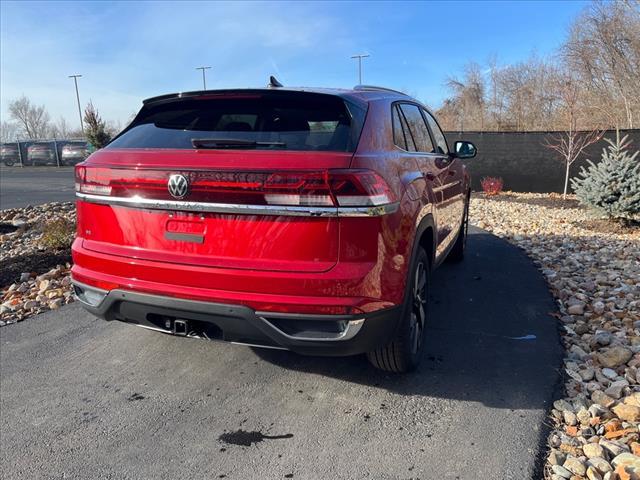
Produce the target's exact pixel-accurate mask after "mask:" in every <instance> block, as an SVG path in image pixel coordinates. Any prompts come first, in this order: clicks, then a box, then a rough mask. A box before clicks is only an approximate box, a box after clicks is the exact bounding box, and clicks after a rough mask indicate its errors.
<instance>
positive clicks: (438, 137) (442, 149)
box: [422, 110, 449, 154]
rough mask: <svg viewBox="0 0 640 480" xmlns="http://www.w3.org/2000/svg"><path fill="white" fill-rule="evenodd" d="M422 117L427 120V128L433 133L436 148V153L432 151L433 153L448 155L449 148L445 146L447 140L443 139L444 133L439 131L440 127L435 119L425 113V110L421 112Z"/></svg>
mask: <svg viewBox="0 0 640 480" xmlns="http://www.w3.org/2000/svg"><path fill="white" fill-rule="evenodd" d="M422 112H423V113H424V116H425V117H426V118H427V122H429V126H430V127H431V131H432V132H433V138H434V140H435V141H436V145H437V146H438V148H437V151H436V150H434V153H443V154H448V153H449V147H448V146H447V139H446V138H445V137H444V133H442V130H440V126H439V125H438V122H436V119H435V118H433V116H432V115H431V114H430V113H429V112H427V111H426V110H422Z"/></svg>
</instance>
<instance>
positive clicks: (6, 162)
mask: <svg viewBox="0 0 640 480" xmlns="http://www.w3.org/2000/svg"><path fill="white" fill-rule="evenodd" d="M4 164H5V165H6V166H7V167H13V162H12V161H11V160H5V161H4Z"/></svg>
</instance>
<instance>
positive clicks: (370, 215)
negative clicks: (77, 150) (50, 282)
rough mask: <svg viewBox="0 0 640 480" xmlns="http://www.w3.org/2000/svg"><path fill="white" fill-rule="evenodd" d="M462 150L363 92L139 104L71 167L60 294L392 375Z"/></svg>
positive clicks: (448, 214)
mask: <svg viewBox="0 0 640 480" xmlns="http://www.w3.org/2000/svg"><path fill="white" fill-rule="evenodd" d="M474 155H475V147H474V146H473V145H472V144H470V143H468V142H456V145H455V147H454V148H453V149H452V150H450V149H449V146H448V145H447V141H446V139H445V136H444V135H443V133H442V130H441V129H440V127H439V126H438V123H437V121H436V120H435V118H434V116H433V114H432V113H431V112H430V111H429V110H428V109H427V108H425V107H424V106H423V105H421V104H420V103H419V102H417V101H415V100H414V99H412V98H410V97H408V96H406V95H404V94H402V93H399V92H395V91H392V90H388V89H384V88H379V87H368V86H359V87H355V88H354V89H352V90H338V89H315V88H282V87H280V86H279V85H278V84H275V85H273V86H271V88H265V89H242V90H215V91H211V90H209V91H198V92H191V93H181V94H172V95H164V96H160V97H155V98H151V99H149V100H146V101H145V102H144V104H143V107H142V109H141V110H140V112H139V113H138V115H137V116H136V117H135V119H134V120H133V121H132V123H131V125H129V126H128V127H127V128H126V129H125V130H124V131H123V132H122V133H120V134H119V135H118V136H117V137H116V138H115V139H114V140H113V141H112V142H111V143H110V144H109V145H108V146H107V147H106V148H103V149H102V150H99V151H97V152H95V153H93V154H92V155H91V156H90V157H89V158H88V159H87V160H86V161H85V162H83V163H80V164H78V165H77V166H76V169H75V178H76V180H75V181H76V195H77V211H78V224H77V225H78V226H77V238H76V239H75V241H74V243H73V261H74V265H73V269H72V278H73V283H74V286H75V293H76V295H77V298H78V299H79V300H80V301H81V302H82V304H83V305H84V307H85V308H86V309H87V310H89V311H90V312H91V313H93V314H95V315H96V316H98V317H101V318H104V319H106V320H120V321H123V322H128V323H132V324H135V325H139V326H141V327H146V328H149V329H153V330H158V331H161V332H166V333H172V334H174V335H182V336H188V337H199V338H208V339H219V340H225V341H229V342H233V343H239V344H246V345H251V346H262V347H271V348H280V349H287V350H292V351H294V352H298V353H301V354H308V355H353V354H360V353H366V354H367V356H368V358H369V360H370V361H371V362H372V363H373V364H374V365H375V366H376V367H378V368H381V369H383V370H387V371H394V372H404V371H408V370H410V369H412V368H414V367H415V366H416V365H417V363H418V361H419V359H420V353H421V348H422V345H423V336H424V335H423V334H424V329H425V324H426V322H427V321H428V314H427V298H428V290H429V283H430V280H429V277H430V272H431V271H432V270H433V269H434V268H435V267H436V266H437V265H439V264H440V263H441V262H442V261H443V260H444V259H445V258H446V257H447V256H448V257H451V258H455V259H460V258H462V256H463V252H464V248H465V237H466V231H467V216H468V205H469V176H468V174H467V172H466V170H465V167H464V165H463V164H462V162H461V159H462V158H470V157H472V156H474Z"/></svg>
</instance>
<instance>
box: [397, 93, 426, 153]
mask: <svg viewBox="0 0 640 480" xmlns="http://www.w3.org/2000/svg"><path fill="white" fill-rule="evenodd" d="M400 110H401V112H402V113H403V114H404V119H405V120H406V123H407V125H408V127H409V132H410V133H411V137H412V138H413V141H414V143H415V148H416V151H417V152H424V153H430V152H432V151H433V143H432V142H431V137H430V136H429V130H428V129H427V124H426V123H425V122H424V118H423V117H422V114H421V113H420V109H419V108H418V106H416V105H413V104H410V103H403V104H401V105H400ZM408 150H409V151H411V150H410V149H408Z"/></svg>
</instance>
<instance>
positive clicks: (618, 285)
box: [470, 193, 640, 480]
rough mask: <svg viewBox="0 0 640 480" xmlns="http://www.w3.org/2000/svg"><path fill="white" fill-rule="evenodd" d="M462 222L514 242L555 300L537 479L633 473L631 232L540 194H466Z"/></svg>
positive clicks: (638, 450) (608, 478) (636, 450)
mask: <svg viewBox="0 0 640 480" xmlns="http://www.w3.org/2000/svg"><path fill="white" fill-rule="evenodd" d="M470 220H471V223H473V224H475V225H477V226H479V227H481V228H484V229H486V230H488V231H490V232H492V233H494V234H495V235H498V236H500V237H503V238H505V239H507V240H509V241H510V242H512V243H514V244H515V245H517V246H519V247H521V248H522V249H524V250H525V251H526V252H527V254H528V255H529V256H530V257H531V258H532V259H533V260H534V262H535V263H536V264H537V265H538V267H539V268H540V270H541V271H542V273H543V275H544V276H545V277H546V280H547V282H548V284H549V288H550V290H551V292H552V293H553V295H554V297H555V298H556V301H557V304H558V310H559V312H560V313H559V314H557V313H554V316H557V317H558V321H559V324H560V329H561V334H562V341H563V344H564V346H565V349H566V356H565V360H564V374H565V377H564V379H565V398H564V399H560V400H557V401H556V402H555V403H554V405H553V409H552V410H551V416H550V421H551V423H552V428H553V431H552V433H551V435H550V436H549V441H548V444H549V452H548V457H547V462H546V465H545V477H546V478H548V479H553V480H562V479H572V480H574V479H582V478H588V479H590V480H598V479H604V480H618V479H620V480H627V479H636V480H638V479H640V456H639V455H640V439H639V437H640V434H639V433H638V425H639V422H640V229H638V228H624V227H621V226H619V225H610V224H607V223H606V222H602V221H599V220H597V219H594V217H593V216H592V215H590V214H589V213H588V212H587V211H586V210H584V209H582V208H580V207H579V206H578V204H577V202H576V201H575V199H573V198H570V199H568V200H567V201H563V200H562V198H561V197H560V196H555V195H543V194H515V193H503V194H502V195H499V196H495V197H485V196H484V195H482V194H479V195H474V198H473V200H472V203H471V211H470ZM607 225H608V226H609V228H606V226H607ZM551 313H553V312H551Z"/></svg>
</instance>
